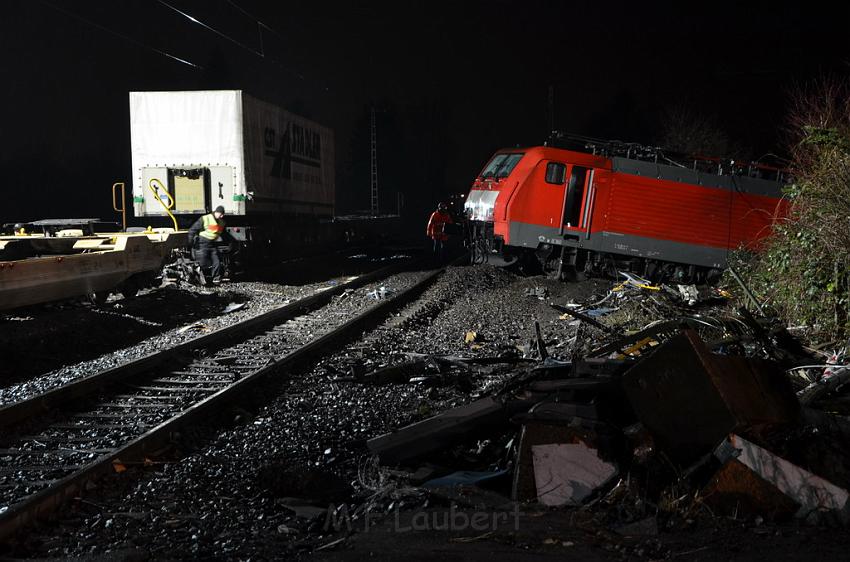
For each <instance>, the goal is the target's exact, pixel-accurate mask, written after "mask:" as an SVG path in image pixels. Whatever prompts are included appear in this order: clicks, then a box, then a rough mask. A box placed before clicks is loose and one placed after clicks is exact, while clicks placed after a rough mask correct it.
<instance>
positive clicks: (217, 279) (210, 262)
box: [189, 205, 233, 285]
mask: <svg viewBox="0 0 850 562" xmlns="http://www.w3.org/2000/svg"><path fill="white" fill-rule="evenodd" d="M219 241H227V242H232V241H233V237H232V236H230V234H229V233H228V232H227V229H225V223H224V207H222V206H221V205H219V206H218V207H216V208H215V210H214V211H213V212H212V213H209V214H207V215H204V216H202V217H201V218H199V219H198V220H197V221H195V224H193V225H192V228H190V229H189V247H190V248H192V249H193V252H194V253H195V255H196V256H197V258H196V259H197V260H198V262H199V263H200V264H201V267H202V268H204V269H206V268H210V270H211V273H210V277H211V278H212V282H213V283H221V274H222V271H221V259H220V258H219ZM206 284H207V285H209V284H210V283H209V281H207V283H206Z"/></svg>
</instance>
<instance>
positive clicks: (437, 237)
mask: <svg viewBox="0 0 850 562" xmlns="http://www.w3.org/2000/svg"><path fill="white" fill-rule="evenodd" d="M446 224H454V220H452V216H451V215H450V214H449V212H448V210H447V208H446V204H445V203H440V204H439V205H437V210H436V211H434V212H433V213H431V218H429V219H428V228H427V229H426V234H427V235H428V237H429V238H431V239H432V240H433V241H434V258H435V259H436V260H437V261H443V258H444V257H445V242H446V240H448V239H449V235H448V234H446V233H445V232H444V231H443V229H444V227H445V225H446Z"/></svg>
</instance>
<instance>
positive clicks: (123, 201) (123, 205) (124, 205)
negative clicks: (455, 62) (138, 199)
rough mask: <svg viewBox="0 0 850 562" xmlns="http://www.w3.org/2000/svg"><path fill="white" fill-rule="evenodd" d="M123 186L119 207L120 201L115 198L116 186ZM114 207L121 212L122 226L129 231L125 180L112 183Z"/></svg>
mask: <svg viewBox="0 0 850 562" xmlns="http://www.w3.org/2000/svg"><path fill="white" fill-rule="evenodd" d="M119 185H120V186H121V208H120V209H119V208H118V201H116V200H115V188H116V187H118V186H119ZM112 208H113V209H115V211H116V212H118V213H121V228H122V229H123V230H124V231H125V232H126V231H127V199H126V195H125V193H124V182H123V181H119V182H115V183H113V184H112Z"/></svg>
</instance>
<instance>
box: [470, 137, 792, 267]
mask: <svg viewBox="0 0 850 562" xmlns="http://www.w3.org/2000/svg"><path fill="white" fill-rule="evenodd" d="M572 140H575V139H572ZM580 150H581V151H580ZM580 150H575V149H572V150H568V149H564V148H556V147H553V146H535V147H530V148H517V149H505V150H500V151H498V152H497V153H496V154H495V155H494V156H493V158H492V159H491V160H490V161H489V163H488V164H487V165H486V166H485V167H484V169H483V170H482V172H481V174H480V175H479V176H478V177H477V178H476V179H475V181H474V183H473V185H472V189H471V190H470V192H469V196H468V197H467V200H466V203H465V205H464V207H465V212H466V214H467V217H468V218H469V219H470V225H471V231H472V232H473V238H472V242H473V244H472V246H473V258H474V260H475V261H479V262H480V261H484V260H487V259H488V258H489V256H490V255H492V254H495V253H499V254H501V255H502V256H503V257H505V258H508V259H514V258H518V257H519V258H528V257H530V256H532V255H533V256H535V257H536V258H537V261H539V263H540V264H542V265H543V266H544V269H546V270H547V271H550V272H557V274H558V275H559V276H560V275H561V274H562V273H564V274H567V275H569V274H570V273H575V272H579V273H580V272H581V271H587V272H589V273H597V274H598V273H602V272H604V271H606V270H607V271H611V270H612V269H619V268H628V269H631V270H632V271H637V272H641V273H643V274H644V275H646V276H649V277H654V278H657V277H662V278H671V277H672V278H674V279H679V280H685V279H691V280H698V281H702V280H706V278H708V279H709V280H710V279H711V278H712V277H716V276H717V275H719V273H720V271H721V270H722V269H723V268H724V267H726V260H727V257H728V254H729V251H730V250H733V249H735V248H738V247H739V246H742V245H743V246H745V247H747V248H750V249H756V248H757V247H758V245H759V242H760V240H762V239H763V238H764V237H765V236H767V235H768V234H769V233H770V231H771V228H770V227H771V224H772V223H773V222H774V221H775V220H776V219H777V218H779V217H782V216H784V215H785V214H786V212H787V201H786V200H785V199H783V198H782V192H781V188H782V179H783V178H782V171H781V170H779V169H777V168H770V167H766V166H757V165H754V164H745V165H741V164H736V163H734V162H722V161H720V160H718V159H705V158H702V159H691V160H690V161H689V162H688V164H681V163H677V162H675V161H674V160H673V159H671V158H669V157H668V156H665V153H663V152H662V151H660V150H659V149H649V148H647V147H643V146H640V145H635V144H625V143H617V142H613V143H605V142H587V140H586V139H585V140H583V141H582V146H581V148H580Z"/></svg>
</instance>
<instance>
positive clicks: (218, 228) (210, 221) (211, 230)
mask: <svg viewBox="0 0 850 562" xmlns="http://www.w3.org/2000/svg"><path fill="white" fill-rule="evenodd" d="M203 219H204V229H203V230H202V231H201V232H200V233H199V235H200V236H203V237H204V238H206V239H207V240H210V241H212V242H215V241H216V240H218V237H219V236H221V233H222V232H224V221H223V220H216V218H215V217H214V216H213V214H212V213H210V214H208V215H204V216H203Z"/></svg>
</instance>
